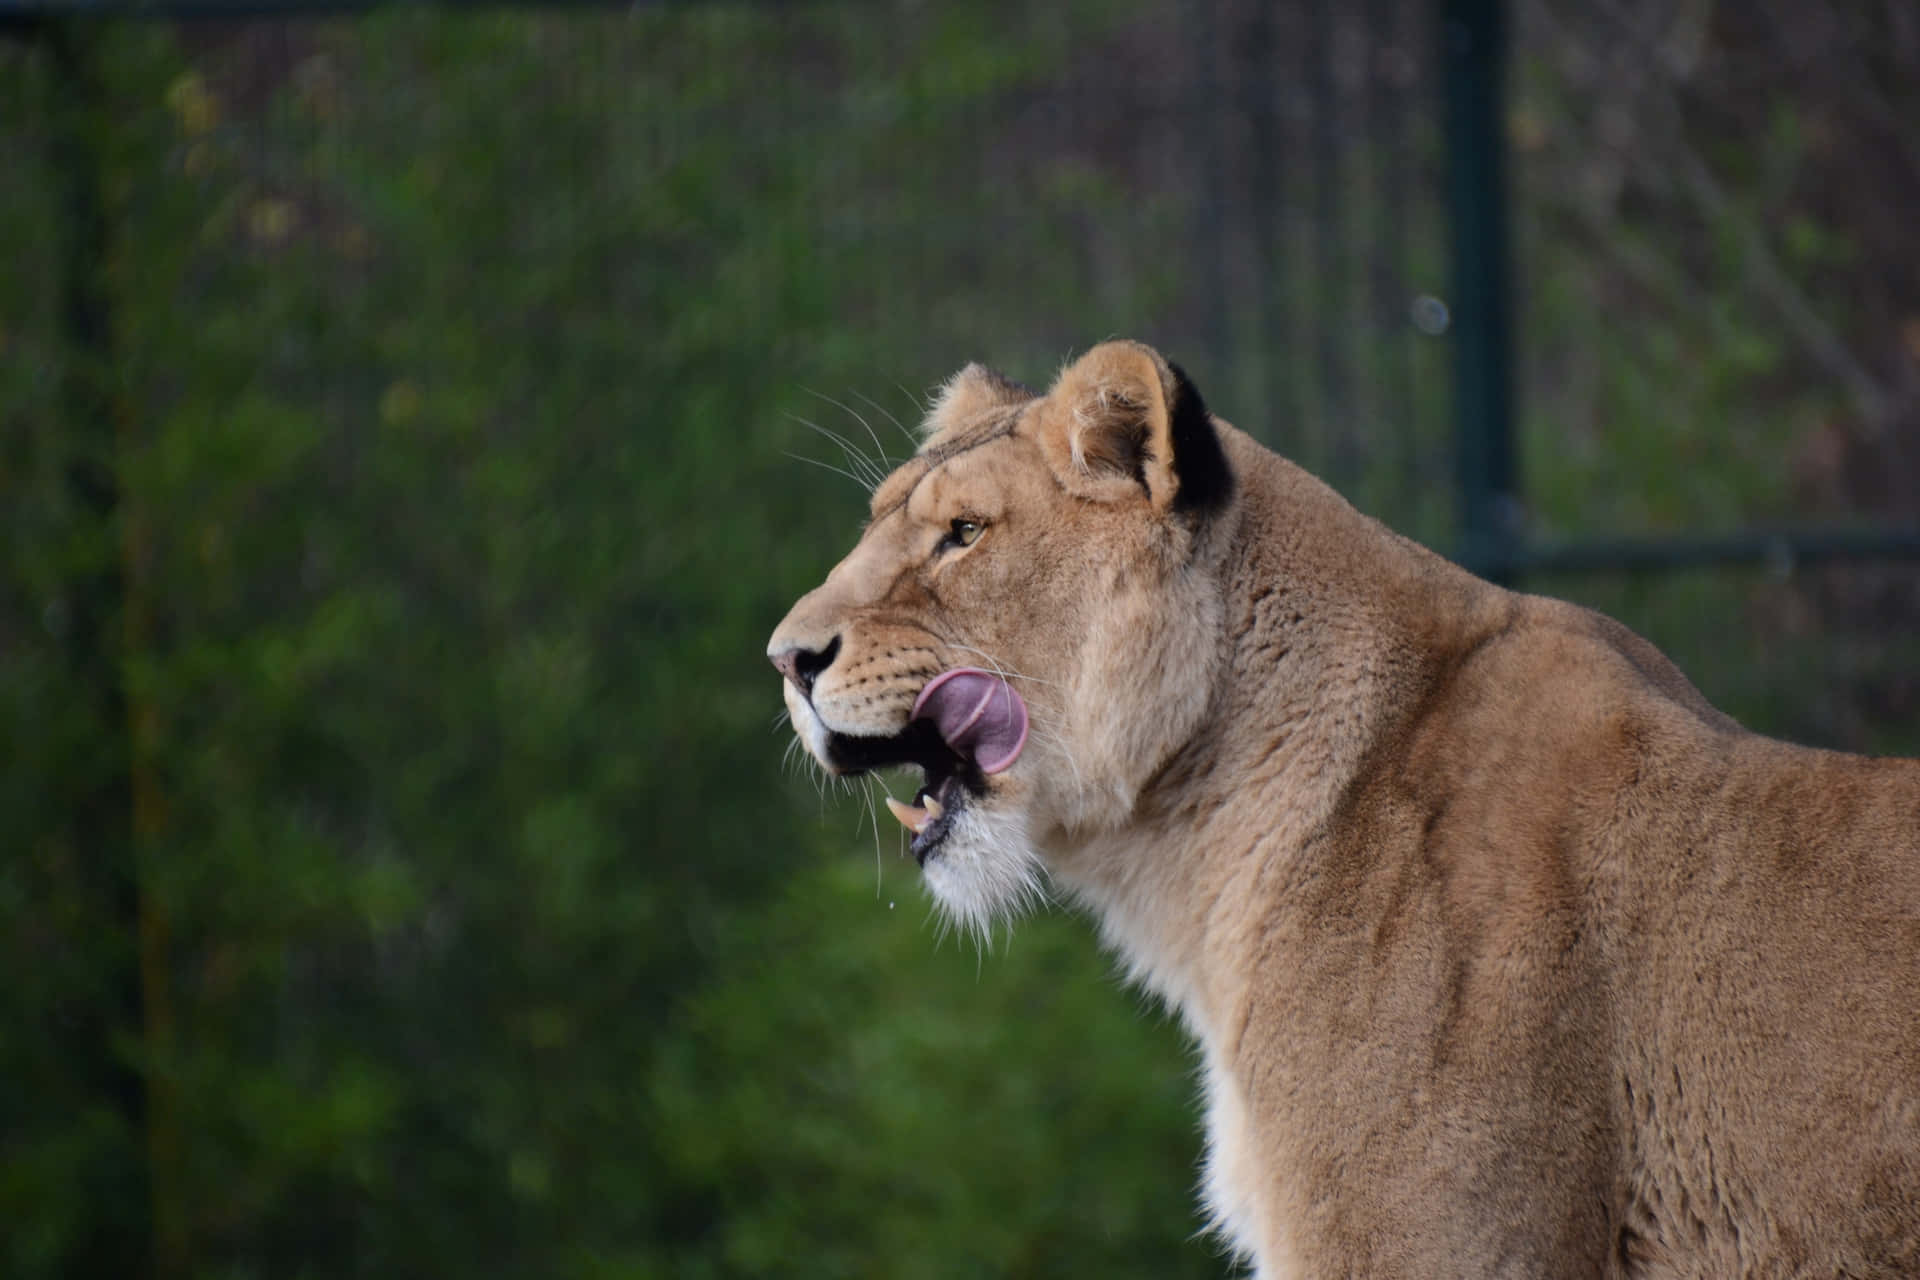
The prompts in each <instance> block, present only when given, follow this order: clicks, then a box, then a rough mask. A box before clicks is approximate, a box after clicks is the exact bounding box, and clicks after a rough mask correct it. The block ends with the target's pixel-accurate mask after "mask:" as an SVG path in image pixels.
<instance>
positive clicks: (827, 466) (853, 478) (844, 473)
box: [780, 449, 873, 493]
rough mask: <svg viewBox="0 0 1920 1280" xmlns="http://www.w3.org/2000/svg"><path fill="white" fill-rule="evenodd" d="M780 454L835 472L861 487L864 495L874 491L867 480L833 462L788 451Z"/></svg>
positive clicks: (783, 450)
mask: <svg viewBox="0 0 1920 1280" xmlns="http://www.w3.org/2000/svg"><path fill="white" fill-rule="evenodd" d="M780 452H782V453H784V454H786V455H787V456H788V457H789V458H792V459H793V460H794V461H795V462H804V463H806V464H807V465H808V466H814V467H819V468H820V469H821V470H822V471H831V472H833V474H835V475H837V476H845V477H846V478H847V479H849V480H851V481H853V482H854V483H855V484H857V485H859V486H860V491H861V492H862V493H871V492H872V491H873V486H872V485H870V484H868V483H867V482H866V481H865V480H862V479H861V478H860V477H859V476H857V475H855V474H853V472H851V471H848V470H847V469H846V468H845V467H836V466H834V465H833V464H832V463H831V462H822V461H820V459H818V458H809V457H807V456H806V455H804V454H799V453H792V452H790V451H788V450H786V449H782V450H781V451H780Z"/></svg>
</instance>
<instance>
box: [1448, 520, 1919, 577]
mask: <svg viewBox="0 0 1920 1280" xmlns="http://www.w3.org/2000/svg"><path fill="white" fill-rule="evenodd" d="M1835 560H1853V561H1862V562H1864V561H1870V560H1920V529H1892V530H1888V529H1800V530H1782V531H1778V532H1766V531H1752V530H1749V531H1746V532H1742V533H1730V534H1727V535H1725V536H1723V537H1717V538H1685V539H1661V538H1614V539H1598V540H1594V541H1581V542H1561V543H1551V542H1549V543H1541V544H1538V545H1535V546H1530V547H1529V546H1521V545H1516V544H1509V545H1508V546H1507V547H1506V548H1505V549H1504V550H1503V551H1502V552H1501V553H1500V558H1499V559H1497V560H1496V561H1494V562H1493V563H1492V564H1491V565H1488V566H1486V567H1487V568H1489V569H1490V570H1493V571H1495V572H1496V573H1498V574H1504V575H1518V574H1525V573H1608V572H1629V573H1637V572H1645V571H1648V570H1665V569H1697V568H1704V567H1708V566H1712V565H1728V564H1763V565H1769V566H1772V567H1773V568H1775V569H1777V570H1778V571H1780V572H1782V573H1790V572H1792V571H1793V570H1794V569H1797V568H1799V567H1801V566H1804V565H1812V564H1825V563H1829V562H1831V561H1835Z"/></svg>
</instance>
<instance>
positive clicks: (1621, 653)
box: [768, 343, 1920, 1277]
mask: <svg viewBox="0 0 1920 1280" xmlns="http://www.w3.org/2000/svg"><path fill="white" fill-rule="evenodd" d="M768 653H769V656H770V657H771V659H772V661H773V663H774V665H775V666H776V667H777V668H779V670H780V672H781V673H782V674H783V675H784V676H785V685H784V693H785V697H786V704H787V707H788V709H789V710H790V711H791V713H792V716H793V725H794V730H795V732H796V733H797V734H798V735H799V736H800V738H801V740H802V741H803V742H804V743H805V744H806V747H807V749H808V750H809V751H810V752H812V754H813V755H814V756H815V757H816V758H817V759H818V760H819V761H820V763H821V764H822V765H823V766H825V767H826V768H827V769H828V770H830V771H832V772H835V773H858V772H862V771H865V770H868V769H873V768H878V767H882V766H887V765H897V764H910V765H917V766H919V767H920V768H921V769H922V770H924V772H925V775H926V785H925V787H924V788H923V789H922V790H921V791H920V793H919V794H918V795H916V796H915V798H914V802H913V803H912V804H896V806H895V812H896V814H897V816H899V818H900V819H901V821H902V822H904V823H905V824H906V826H907V827H908V828H909V829H910V830H911V831H912V832H913V833H914V834H913V840H912V846H911V847H912V852H913V855H914V857H915V858H916V859H917V860H918V861H919V863H920V865H921V866H922V868H923V869H924V873H925V876H926V879H927V882H928V884H929V885H930V887H931V890H932V892H933V894H934V896H935V898H936V899H937V900H938V901H939V902H940V903H941V904H942V905H943V907H944V908H945V909H946V910H947V911H949V912H951V913H952V914H953V915H954V916H956V917H959V918H960V919H962V920H965V921H969V922H973V923H975V924H983V923H986V922H990V921H992V920H993V919H995V918H996V917H997V916H999V915H1000V914H1002V913H1004V912H1006V911H1008V910H1010V909H1011V908H1013V907H1015V906H1016V905H1017V904H1018V903H1019V902H1020V900H1021V899H1022V898H1023V897H1024V896H1025V895H1027V894H1028V893H1030V892H1031V891H1032V890H1033V889H1034V887H1035V886H1036V885H1037V884H1038V883H1039V882H1040V878H1041V877H1042V876H1044V877H1046V878H1048V879H1049V880H1051V881H1052V882H1053V883H1055V884H1057V885H1059V886H1061V887H1063V888H1064V889H1065V890H1067V891H1068V892H1069V893H1070V894H1071V895H1072V896H1073V897H1074V898H1076V899H1077V900H1079V901H1080V902H1081V903H1083V904H1085V906H1086V907H1087V908H1088V909H1089V911H1090V912H1091V913H1092V915H1093V916H1094V917H1095V918H1096V919H1097V921H1098V922H1099V925H1100V929H1101V932H1102V934H1103V936H1104V937H1105V938H1106V940H1107V941H1108V943H1109V944H1110V945H1111V946H1112V947H1113V948H1114V949H1115V950H1116V951H1117V952H1118V953H1119V954H1120V955H1121V956H1122V957H1123V958H1124V960H1125V962H1126V964H1127V965H1128V967H1129V969H1130V971H1131V974H1132V976H1133V977H1134V978H1136V979H1137V980H1138V981H1140V982H1141V983H1144V984H1145V985H1146V986H1148V987H1150V988H1151V989H1153V990H1154V991H1156V992H1158V993H1159V994H1160V995H1162V996H1163V997H1164V998H1165V999H1166V1000H1167V1001H1168V1002H1169V1003H1171V1004H1172V1005H1173V1006H1174V1007H1176V1008H1177V1009H1179V1011H1180V1013H1181V1015H1182V1016H1183V1018H1184V1019H1185V1022H1186V1024H1187V1025H1188V1027H1189V1028H1190V1029H1191V1031H1192V1033H1193V1035H1194V1036H1195V1037H1196V1039H1197V1040H1198V1041H1199V1044H1200V1046H1201V1052H1202V1054H1203V1057H1204V1062H1205V1072H1206V1098H1207V1113H1208V1114H1207V1128H1208V1136H1209V1155H1208V1158H1207V1167H1206V1173H1205V1195H1206V1199H1207V1202H1208V1206H1209V1208H1210V1211H1211V1213H1212V1216H1213V1220H1214V1222H1215V1224H1216V1225H1217V1227H1218V1229H1219V1230H1220V1232H1222V1233H1223V1234H1224V1236H1225V1237H1226V1238H1227V1239H1228V1240H1229V1241H1230V1242H1231V1243H1232V1244H1233V1245H1234V1246H1235V1247H1236V1248H1237V1249H1238V1250H1240V1251H1242V1252H1243V1253H1244V1254H1245V1255H1246V1256H1247V1257H1249V1258H1250V1259H1251V1260H1252V1262H1253V1264H1254V1269H1255V1271H1256V1273H1257V1274H1258V1275H1259V1276H1262V1277H1281V1276H1326V1275H1377V1276H1385V1275H1394V1276H1418V1277H1437V1276H1475V1277H1479V1276H1492V1275H1501V1276H1552V1277H1561V1276H1699V1277H1707V1276H1716V1277H1717V1276H1823V1277H1824V1276H1838V1275H1845V1276H1855V1277H1863V1276H1912V1275H1920V762H1914V761H1902V760H1873V759H1865V758H1861V757H1856V756H1846V755H1838V754H1833V753H1830V752H1823V751H1814V750H1809V749H1805V748H1800V747H1794V746H1789V745H1786V744H1784V743H1780V742H1775V741H1770V740H1768V739H1765V738H1762V737H1759V736H1756V735H1754V734H1751V733H1747V732H1745V731H1743V730H1742V729H1741V728H1740V727H1739V726H1738V725H1737V724H1735V723H1734V722H1733V721H1732V720H1730V719H1728V718H1727V717H1726V716H1724V715H1721V714H1720V713H1719V712H1717V711H1715V710H1714V709H1713V708H1712V707H1710V706H1709V705H1708V704H1707V703H1706V702H1705V701H1704V700H1703V699H1702V698H1701V696H1700V695H1699V693H1697V692H1696V691H1695V690H1694V688H1693V687H1692V686H1691V685H1690V684H1688V682H1687V681H1686V679H1685V678H1684V677H1683V676H1682V675H1681V674H1680V672H1679V671H1678V670H1677V669H1675V668H1674V667H1673V666H1672V665H1671V664H1670V663H1669V662H1668V661H1667V660H1666V659H1665V658H1663V657H1662V656H1661V655H1660V654H1659V652H1657V651H1656V650H1655V649H1654V648H1653V647H1652V646H1651V645H1649V644H1648V643H1647V642H1646V641H1644V640H1642V639H1640V638H1639V637H1638V636H1636V635H1634V634H1633V633H1632V632H1630V631H1628V630H1627V629H1626V628H1625V627H1622V626H1621V625H1619V624H1618V623H1615V622H1613V621H1611V620H1609V619H1607V618H1604V617H1601V616H1600V615H1598V614H1594V613H1591V612H1589V611H1587V610H1585V609H1580V608H1576V607H1574V606H1572V605H1568V604H1563V603H1560V602H1558V601H1553V600H1547V599H1542V598H1539V597H1534V596H1526V595H1518V594H1515V593H1512V592H1508V591H1505V590H1502V589H1500V588H1498V587H1496V586H1493V585H1490V584H1488V583H1486V582H1482V581H1480V580H1478V579H1476V578H1474V577H1472V576H1471V575H1469V574H1467V573H1465V572H1463V571H1462V570H1460V569H1458V568H1456V567H1454V566H1453V565H1451V564H1449V563H1447V562H1446V561H1445V560H1442V559H1441V558H1440V557H1438V556H1435V555H1433V554H1431V553H1430V552H1428V551H1426V550H1424V549H1422V548H1421V547H1419V546H1417V545H1415V544H1414V543H1412V542H1409V541H1407V540H1406V539H1403V538H1401V537H1398V536H1396V535H1395V534H1393V533H1391V532H1389V531H1388V530H1387V529H1385V528H1384V527H1382V526H1381V525H1379V524H1377V523H1376V522H1374V521H1373V520H1370V519H1368V518H1366V517H1365V516H1362V515H1360V514H1359V513H1358V512H1356V511H1354V510H1353V508H1351V507H1350V506H1348V505H1347V504H1346V503H1345V502H1344V501H1342V500H1341V499H1340V498H1339V497H1338V496H1337V495H1336V494H1334V493H1333V492H1332V491H1331V490H1329V489H1328V488H1326V487H1325V486H1324V485H1322V484H1320V483H1318V482H1317V481H1315V480H1314V479H1312V478H1311V477H1310V476H1308V475H1306V474H1305V473H1304V472H1302V471H1300V470H1299V469H1298V468H1296V467H1294V466H1292V465H1291V464H1289V463H1287V462H1286V461H1284V460H1282V459H1281V458H1279V457H1277V456H1275V455H1274V454H1272V453H1269V452H1268V451H1266V450H1265V449H1263V448H1261V447H1260V446H1259V445H1257V444H1256V443H1254V442H1253V441H1252V440H1251V439H1249V438H1248V437H1247V436H1245V435H1243V434H1241V433H1240V432H1238V431H1236V430H1234V429H1233V428H1232V427H1230V426H1228V425H1226V424H1225V423H1224V422H1221V421H1219V420H1217V419H1213V418H1211V417H1210V416H1209V415H1208V413H1207V410H1206V408H1205V407H1204V405H1203V404H1202V402H1201V399H1200V396H1199V394H1198V393H1197V392H1196V391H1195V389H1194V388H1193V387H1192V385H1191V384H1190V383H1189V382H1188V381H1187V379H1186V378H1185V377H1184V376H1183V375H1182V374H1181V372H1180V370H1179V369H1178V368H1177V367H1176V366H1174V365H1171V364H1169V363H1167V362H1166V361H1165V360H1164V359H1162V358H1161V357H1160V356H1159V355H1158V354H1157V353H1156V352H1154V351H1152V350H1150V349H1148V348H1146V347H1142V346H1139V345H1136V344H1132V343H1109V344H1106V345H1104V346H1100V347H1097V348H1095V349H1094V350H1093V351H1092V352H1090V353H1088V354H1087V355H1086V356H1085V357H1083V358H1082V359H1081V360H1079V361H1078V362H1077V363H1075V364H1073V365H1072V366H1071V367H1069V368H1068V369H1066V370H1065V372H1063V373H1062V374H1061V375H1060V378H1059V379H1058V381H1057V382H1056V383H1055V384H1054V386H1053V388H1052V389H1051V390H1050V391H1048V392H1047V393H1046V394H1045V395H1036V394H1034V393H1033V392H1031V391H1028V390H1027V389H1025V388H1023V387H1021V386H1019V385H1018V384H1016V383H1013V382H1011V381H1008V380H1007V379H1005V378H1003V377H1001V376H999V375H997V374H994V373H992V372H990V371H988V370H986V369H982V368H980V367H978V366H969V367H968V368H966V369H964V370H962V371H961V372H960V373H959V374H958V375H956V376H955V377H954V378H953V379H952V380H951V381H950V382H949V383H948V384H947V386H946V387H945V389H944V391H943V392H942V393H941V395H940V397H939V399H938V402H937V403H936V404H935V406H934V407H933V409H932V411H931V412H930V414H929V416H928V419H927V422H926V431H925V442H924V444H923V445H922V446H921V448H920V451H919V453H918V454H917V455H916V456H915V457H914V458H913V459H912V460H910V461H909V462H907V463H906V464H905V465H904V466H902V467H901V468H900V469H899V470H897V471H895V472H894V473H893V474H892V475H891V476H889V477H888V478H887V479H886V480H885V482H884V483H882V484H881V485H880V487H879V488H878V490H876V491H875V493H874V494H873V500H872V519H871V520H870V522H869V523H868V525H867V528H866V531H865V533H864V534H863V535H862V536H861V538H860V541H859V543H858V545H856V546H855V547H854V549H853V551H852V552H851V553H850V554H849V555H848V556H847V558H846V559H845V560H843V561H841V562H840V564H839V565H838V566H837V567H835V568H834V570H833V571H832V573H830V574H829V575H828V577H827V580H826V582H825V583H824V584H822V585H821V586H820V587H819V588H817V589H816V590H814V591H813V592H811V593H809V594H808V595H807V596H806V597H805V598H803V599H802V600H801V601H800V602H799V603H798V604H797V605H795V606H794V608H793V611H792V612H791V613H790V614H788V616H787V618H786V620H785V621H783V622H782V623H781V624H780V626H779V629H778V630H776V631H775V632H774V635H773V639H772V642H771V644H770V645H769V649H768Z"/></svg>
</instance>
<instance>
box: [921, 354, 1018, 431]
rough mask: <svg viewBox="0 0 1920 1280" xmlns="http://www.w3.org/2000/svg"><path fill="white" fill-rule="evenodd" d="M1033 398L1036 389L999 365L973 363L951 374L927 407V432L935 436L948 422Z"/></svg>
mask: <svg viewBox="0 0 1920 1280" xmlns="http://www.w3.org/2000/svg"><path fill="white" fill-rule="evenodd" d="M1031 399H1033V392H1032V391H1031V390H1029V389H1028V388H1026V387H1023V386H1021V385H1020V384H1019V383H1017V382H1015V381H1014V380H1013V379H1012V378H1009V377H1008V376H1007V375H1006V374H1004V373H1001V372H1000V371H999V370H997V369H989V368H987V366H985V365H983V364H970V365H968V366H967V367H966V368H964V369H962V370H961V371H960V372H958V373H956V374H954V375H953V376H952V377H951V378H948V379H947V380H946V382H945V383H944V384H943V385H942V386H941V388H940V390H939V392H938V393H937V394H936V395H935V396H934V398H933V408H931V409H929V410H928V411H927V421H926V426H925V428H924V430H923V433H922V434H924V435H927V436H932V435H934V434H936V433H937V432H938V431H939V430H940V429H941V428H942V427H944V426H947V425H948V424H949V423H955V422H963V421H965V420H966V419H968V418H973V417H977V416H979V415H980V414H983V413H985V412H987V411H988V410H989V409H1010V408H1012V407H1013V406H1015V405H1020V404H1025V403H1026V402H1027V401H1029V400H1031Z"/></svg>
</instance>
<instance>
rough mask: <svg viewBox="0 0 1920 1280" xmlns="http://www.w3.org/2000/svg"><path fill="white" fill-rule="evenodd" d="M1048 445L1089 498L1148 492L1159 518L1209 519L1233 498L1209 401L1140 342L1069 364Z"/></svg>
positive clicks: (1042, 433)
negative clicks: (1190, 515)
mask: <svg viewBox="0 0 1920 1280" xmlns="http://www.w3.org/2000/svg"><path fill="white" fill-rule="evenodd" d="M1047 399H1048V402H1049V403H1048V405H1047V408H1046V410H1045V412H1044V413H1043V415H1042V419H1041V422H1040V426H1039V441H1040V447H1041V450H1042V452H1044V453H1045V454H1046V457H1047V462H1048V464H1049V465H1050V466H1051V467H1052V468H1053V471H1054V474H1056V475H1058V476H1059V477H1060V479H1061V481H1062V483H1064V484H1065V485H1066V486H1067V488H1068V489H1069V490H1070V491H1072V492H1074V493H1078V494H1080V495H1081V496H1083V497H1088V498H1094V499H1097V500H1100V501H1109V502H1111V501H1118V500H1121V499H1123V498H1125V497H1128V496H1130V495H1136V494H1139V493H1141V492H1144V493H1145V495H1146V498H1147V500H1148V502H1150V503H1151V504H1152V506H1153V508H1154V510H1156V511H1174V512H1177V513H1182V514H1186V513H1201V512H1205V511H1209V510H1211V509H1213V508H1215V507H1217V506H1219V505H1220V504H1222V503H1224V502H1225V501H1226V499H1227V497H1228V495H1230V494H1231V493H1232V491H1233V473H1232V471H1231V470H1229V469H1228V467H1227V458H1226V454H1225V452H1224V451H1223V450H1222V449H1221V447H1220V437H1219V435H1218V434H1217V433H1216V432H1215V431H1214V428H1213V420H1212V419H1211V418H1210V417H1209V416H1208V414H1207V406H1206V403H1205V402H1204V401H1203V400H1201V398H1200V393H1199V391H1197V390H1196V389H1195V388H1194V386H1193V384H1192V383H1191V382H1189V381H1188V380H1187V376H1186V374H1184V373H1182V372H1181V370H1180V366H1178V365H1176V364H1172V363H1170V362H1169V361H1167V360H1166V359H1164V358H1163V357H1162V356H1161V355H1160V353H1159V352H1157V351H1155V350H1154V349H1153V348H1152V347H1148V346H1144V345H1142V344H1140V343H1138V342H1107V343H1102V344H1101V345H1100V346H1097V347H1095V348H1094V349H1093V350H1091V351H1089V352H1087V354H1086V355H1084V356H1081V357H1080V359H1079V360H1077V361H1075V362H1074V363H1073V364H1072V365H1070V366H1068V368H1067V369H1066V371H1065V372H1063V373H1062V374H1061V375H1060V378H1059V381H1057V382H1055V383H1054V384H1053V389H1052V390H1051V391H1049V392H1048V393H1047Z"/></svg>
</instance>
